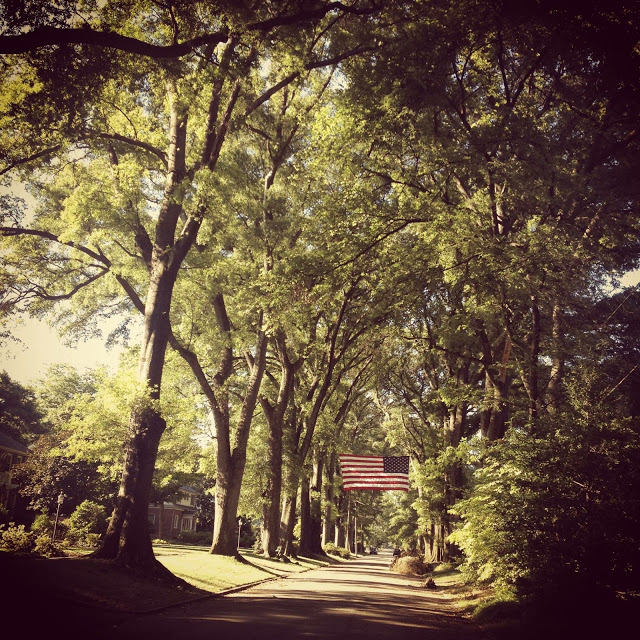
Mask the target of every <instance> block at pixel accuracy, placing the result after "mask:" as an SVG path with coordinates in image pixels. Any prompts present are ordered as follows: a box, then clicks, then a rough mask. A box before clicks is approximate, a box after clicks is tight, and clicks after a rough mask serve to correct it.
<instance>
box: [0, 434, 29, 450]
mask: <svg viewBox="0 0 640 640" xmlns="http://www.w3.org/2000/svg"><path fill="white" fill-rule="evenodd" d="M0 449H10V450H11V451H15V452H16V453H30V452H29V449H27V447H26V445H24V444H22V443H21V442H18V441H17V440H14V439H13V438H12V437H10V436H8V435H6V434H4V433H2V432H1V431H0Z"/></svg>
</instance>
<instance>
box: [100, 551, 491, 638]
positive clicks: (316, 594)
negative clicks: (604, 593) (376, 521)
mask: <svg viewBox="0 0 640 640" xmlns="http://www.w3.org/2000/svg"><path fill="white" fill-rule="evenodd" d="M390 560H391V556H390V555H388V554H381V555H379V556H364V557H361V558H358V559H355V560H353V561H350V562H348V563H344V564H340V565H334V566H331V567H325V568H322V569H314V570H312V571H308V572H305V573H302V574H294V575H293V576H291V577H289V578H286V579H278V580H274V581H270V582H267V583H263V584H260V585H257V586H255V587H252V588H251V589H248V590H246V591H242V592H239V593H236V594H232V595H227V596H225V597H221V598H211V599H206V600H203V601H200V602H196V603H192V604H188V605H183V606H181V607H175V608H172V609H169V610H166V611H164V612H161V613H156V614H148V615H138V616H127V617H126V618H124V619H121V620H117V621H114V622H115V624H110V625H109V626H110V629H105V628H103V629H102V631H105V632H108V634H109V635H110V636H111V637H112V638H118V640H120V639H121V638H136V639H137V640H141V639H144V638H180V639H182V638H185V639H186V638H188V639H189V640H199V639H201V638H202V639H203V638H207V639H208V640H212V639H213V638H224V639H228V640H235V639H236V638H239V639H245V638H246V639H252V638H256V639H258V638H259V639H260V640H265V639H268V638H277V639H278V640H288V639H290V638H291V639H293V638H332V639H336V640H337V639H339V638H349V639H350V640H352V639H353V638H368V639H371V640H373V639H385V638H402V640H411V639H412V638H420V639H421V640H449V639H451V640H453V639H454V638H455V640H472V639H473V640H479V639H480V638H481V637H482V635H481V634H480V633H479V632H477V631H476V630H474V628H473V627H472V626H471V624H470V623H468V622H467V621H465V620H463V619H461V618H460V617H459V616H457V615H456V614H455V613H454V612H453V611H451V610H450V609H448V607H447V603H446V601H445V600H443V599H442V598H439V597H438V594H437V593H435V594H434V593H433V592H430V591H428V590H426V589H424V588H422V587H420V583H421V580H419V579H413V578H410V577H406V576H399V575H398V574H395V573H392V572H390V571H389V569H388V566H389V562H390ZM93 637H94V638H95V637H96V636H93Z"/></svg>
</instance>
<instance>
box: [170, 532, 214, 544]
mask: <svg viewBox="0 0 640 640" xmlns="http://www.w3.org/2000/svg"><path fill="white" fill-rule="evenodd" d="M211 536H212V532H211V531H181V532H180V533H179V534H178V540H179V541H180V542H184V543H185V544H198V545H202V546H209V545H211Z"/></svg>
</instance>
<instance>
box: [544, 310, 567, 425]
mask: <svg viewBox="0 0 640 640" xmlns="http://www.w3.org/2000/svg"><path fill="white" fill-rule="evenodd" d="M563 338H564V336H563V332H562V309H561V308H560V305H559V304H557V303H556V304H554V306H553V315H552V329H551V339H552V347H551V349H552V351H551V353H552V356H551V358H552V360H551V371H550V374H549V386H548V387H547V395H548V401H547V410H548V412H549V414H551V415H556V414H557V413H558V412H559V411H560V407H561V403H562V383H563V378H564V368H565V367H564V344H563Z"/></svg>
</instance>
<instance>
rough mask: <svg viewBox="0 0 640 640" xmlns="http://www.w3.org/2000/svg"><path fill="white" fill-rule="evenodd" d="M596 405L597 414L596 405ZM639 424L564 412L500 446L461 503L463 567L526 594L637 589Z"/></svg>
mask: <svg viewBox="0 0 640 640" xmlns="http://www.w3.org/2000/svg"><path fill="white" fill-rule="evenodd" d="M594 413H595V412H594ZM639 463H640V444H639V443H638V432H637V425H636V426H634V424H633V423H632V422H629V421H628V420H617V419H611V418H609V419H607V418H606V416H604V415H599V416H598V415H597V414H596V415H593V414H592V415H591V416H590V417H589V418H588V419H587V418H585V417H581V416H579V415H575V414H574V415H565V416H563V418H562V420H559V421H558V422H555V421H554V422H551V423H550V424H549V425H548V431H547V433H545V434H544V437H542V436H541V435H537V436H533V435H531V434H528V433H526V432H523V431H516V430H514V431H512V432H510V433H509V434H508V435H507V437H506V438H505V439H504V440H503V441H501V442H499V443H496V444H495V445H494V446H492V447H491V448H490V449H489V450H488V452H487V454H486V457H485V459H484V464H483V466H482V468H481V469H479V470H478V471H477V472H476V477H475V486H474V488H473V491H472V492H471V494H470V495H469V496H468V497H467V498H466V499H465V500H463V501H461V502H459V503H458V504H457V505H456V506H455V507H454V508H453V511H454V512H455V513H457V514H459V515H460V516H461V517H462V519H463V522H464V524H463V526H462V527H461V528H460V529H459V530H458V531H456V532H454V534H453V535H452V539H453V540H454V541H455V542H456V543H458V544H459V545H460V546H461V547H462V549H463V550H464V552H465V560H464V563H463V565H462V568H463V570H464V571H465V572H466V573H467V575H468V576H470V577H471V578H473V579H476V580H479V581H483V582H488V583H490V584H493V585H494V586H495V587H497V588H499V589H504V590H507V591H513V592H515V593H517V594H518V595H524V596H529V595H535V594H540V592H541V591H542V590H545V589H546V590H548V589H552V588H557V589H562V588H563V587H566V586H567V585H570V586H575V585H577V584H580V585H581V588H582V589H586V590H588V589H590V588H593V587H614V588H629V587H630V586H632V585H637V584H638V582H639V579H640V576H639V575H638V567H639V566H640V565H639V562H640V558H639V557H638V549H639V548H640V547H639V542H640V540H639V537H638V531H639V529H638V522H640V500H639V499H638V496H639V495H640V473H639V469H640V466H639Z"/></svg>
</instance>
